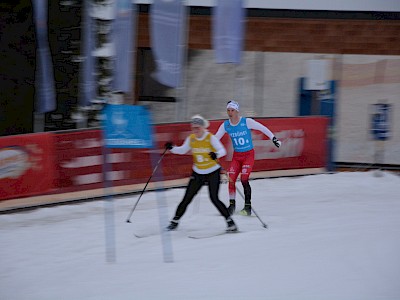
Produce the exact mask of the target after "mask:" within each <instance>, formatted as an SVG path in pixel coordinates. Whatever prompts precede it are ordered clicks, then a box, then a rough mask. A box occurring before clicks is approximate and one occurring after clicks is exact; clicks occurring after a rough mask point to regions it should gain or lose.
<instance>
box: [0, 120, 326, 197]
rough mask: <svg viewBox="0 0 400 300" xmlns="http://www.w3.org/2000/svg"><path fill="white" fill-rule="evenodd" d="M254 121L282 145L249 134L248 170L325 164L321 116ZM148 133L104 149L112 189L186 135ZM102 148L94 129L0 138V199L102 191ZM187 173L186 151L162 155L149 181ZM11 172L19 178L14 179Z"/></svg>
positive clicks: (175, 130) (167, 127)
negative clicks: (134, 143)
mask: <svg viewBox="0 0 400 300" xmlns="http://www.w3.org/2000/svg"><path fill="white" fill-rule="evenodd" d="M256 120H257V121H259V122H261V123H262V124H264V125H266V126H267V127H268V128H269V129H270V130H271V131H272V132H274V134H275V135H276V136H277V137H278V138H279V140H281V141H282V146H281V147H280V148H279V149H278V148H276V147H275V146H274V145H273V143H272V141H270V140H269V139H268V137H266V136H264V135H263V134H262V133H260V132H258V131H253V132H252V135H253V144H254V148H255V159H256V162H255V165H254V169H253V170H254V171H270V170H285V169H301V168H323V167H325V166H326V145H327V136H326V134H327V124H328V119H327V118H324V117H299V118H279V119H278V118H277V119H265V118H257V119H256ZM222 122H223V120H216V121H211V122H210V128H209V131H210V132H211V133H215V132H216V131H217V129H218V127H219V125H220V124H221V123H222ZM153 132H154V137H153V138H154V141H155V146H154V148H153V149H129V148H125V149H108V151H109V155H108V162H109V164H108V170H107V174H108V178H109V180H110V181H112V185H113V186H121V185H130V184H137V183H145V182H147V180H148V179H149V177H150V176H151V175H152V172H153V168H154V166H155V164H156V163H157V161H158V160H159V158H160V157H161V154H162V153H163V152H164V144H165V143H166V142H168V141H172V142H173V143H174V144H176V145H181V144H182V143H183V141H184V139H185V138H186V137H187V136H188V135H189V134H190V132H191V131H190V124H189V123H174V124H162V125H157V126H155V127H154V130H153ZM22 141H23V142H22ZM52 143H54V145H53V144H52ZM222 143H223V144H224V145H225V147H226V149H227V155H226V157H224V158H223V159H221V160H220V162H221V164H222V166H223V167H224V168H225V169H227V168H228V165H229V161H230V160H231V158H232V152H233V149H232V145H231V141H230V138H229V136H228V135H225V136H224V137H223V138H222ZM102 144H103V141H102V132H101V131H100V130H84V131H74V132H65V133H62V132H58V133H53V134H52V138H51V136H50V135H49V134H42V135H24V136H18V137H10V138H6V139H0V147H1V149H3V150H2V151H4V152H0V176H1V179H0V182H1V185H0V186H1V190H0V193H1V194H0V199H5V198H14V197H16V196H21V195H33V194H38V193H44V192H46V191H49V190H50V189H51V187H53V188H54V189H53V190H52V192H54V193H65V192H72V191H82V190H89V189H97V188H102V187H103V186H104V181H103V173H104V170H103V167H104V161H103V160H104V155H103V151H102ZM12 147H16V148H12ZM53 149H54V152H53ZM53 153H54V155H53ZM53 158H54V159H53ZM27 166H29V167H27ZM191 169H192V157H191V154H190V153H188V154H187V155H174V154H171V153H167V154H166V155H165V156H164V158H163V160H162V161H161V163H160V165H159V168H158V169H157V172H156V173H155V174H153V177H152V181H157V180H172V179H180V178H187V177H188V176H189V175H190V173H191ZM44 170H46V171H44ZM53 171H55V172H53ZM13 172H14V173H13ZM17 174H24V176H22V177H21V175H19V177H18V175H17ZM38 178H40V183H39V184H38V182H37V179H38ZM33 183H34V184H33ZM52 184H53V185H52Z"/></svg>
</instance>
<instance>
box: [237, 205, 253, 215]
mask: <svg viewBox="0 0 400 300" xmlns="http://www.w3.org/2000/svg"><path fill="white" fill-rule="evenodd" d="M240 214H241V215H242V216H251V204H245V205H244V207H243V209H242V210H241V211H240Z"/></svg>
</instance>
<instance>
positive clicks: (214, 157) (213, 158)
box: [208, 152, 217, 160]
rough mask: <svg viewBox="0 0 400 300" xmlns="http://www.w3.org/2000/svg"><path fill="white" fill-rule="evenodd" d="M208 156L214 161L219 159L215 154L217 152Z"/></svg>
mask: <svg viewBox="0 0 400 300" xmlns="http://www.w3.org/2000/svg"><path fill="white" fill-rule="evenodd" d="M208 155H210V157H211V159H212V160H216V159H217V154H215V152H210V153H208Z"/></svg>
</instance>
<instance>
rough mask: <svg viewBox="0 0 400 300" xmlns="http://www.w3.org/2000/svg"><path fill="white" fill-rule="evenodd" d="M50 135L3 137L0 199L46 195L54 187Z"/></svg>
mask: <svg viewBox="0 0 400 300" xmlns="http://www.w3.org/2000/svg"><path fill="white" fill-rule="evenodd" d="M53 146H54V143H53V139H52V135H51V134H50V133H40V134H26V135H15V136H7V137H2V138H0V200H3V199H9V198H16V197H23V196H31V195H38V194H44V193H46V192H49V191H50V190H51V189H52V188H53V186H54V184H53V179H54V160H53V157H54V156H53V155H54V151H53Z"/></svg>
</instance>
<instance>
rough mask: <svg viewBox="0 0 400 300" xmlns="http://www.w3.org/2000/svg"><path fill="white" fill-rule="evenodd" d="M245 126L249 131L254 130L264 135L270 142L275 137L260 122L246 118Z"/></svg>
mask: <svg viewBox="0 0 400 300" xmlns="http://www.w3.org/2000/svg"><path fill="white" fill-rule="evenodd" d="M246 125H247V127H248V128H249V129H254V130H259V131H261V132H262V133H264V134H265V135H266V136H267V137H269V138H270V139H271V140H272V138H273V137H274V136H275V135H274V134H273V133H272V132H271V130H269V129H268V128H267V127H265V126H264V125H263V124H261V123H260V122H257V121H256V120H254V119H252V118H246Z"/></svg>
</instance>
